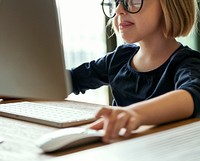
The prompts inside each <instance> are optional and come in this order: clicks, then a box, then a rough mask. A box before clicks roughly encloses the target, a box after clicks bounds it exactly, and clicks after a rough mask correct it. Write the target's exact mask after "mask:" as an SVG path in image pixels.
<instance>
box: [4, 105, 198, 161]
mask: <svg viewBox="0 0 200 161" xmlns="http://www.w3.org/2000/svg"><path fill="white" fill-rule="evenodd" d="M62 103H63V102H62ZM66 103H68V102H66ZM196 121H200V119H188V120H184V121H179V122H175V123H170V124H167V125H162V126H158V127H153V128H151V127H141V128H140V129H138V131H136V132H135V133H134V134H133V136H132V138H131V139H128V140H125V141H119V142H117V143H114V144H111V145H112V147H111V145H105V144H103V143H101V142H97V143H93V144H90V145H85V146H82V147H79V148H74V149H68V150H65V151H62V152H56V153H50V154H44V153H42V151H41V150H40V149H39V148H38V147H36V145H35V143H34V141H35V140H36V139H38V138H39V137H40V136H41V135H43V134H45V133H48V132H51V131H53V130H56V129H57V128H54V127H49V126H44V125H39V124H35V123H30V122H25V121H20V120H14V119H10V118H5V117H1V116H0V136H2V137H4V139H5V141H4V142H3V143H1V144H0V161H44V160H48V159H50V160H51V159H52V160H54V159H56V161H57V159H59V161H60V159H61V160H67V161H68V160H69V161H75V160H76V161H82V159H83V160H84V161H86V160H87V161H90V160H91V159H92V160H91V161H94V160H93V158H90V156H92V157H94V155H95V154H94V153H95V150H96V149H97V151H98V152H99V153H98V155H102V153H105V154H106V155H108V157H107V159H108V160H109V161H118V160H117V159H116V158H117V157H118V155H121V154H119V153H116V152H115V151H116V148H118V147H119V146H120V147H121V148H122V149H124V150H125V149H126V148H128V149H129V151H130V148H131V145H130V144H129V143H131V142H132V141H134V140H136V139H138V138H141V136H144V135H147V134H152V133H157V132H160V131H163V130H166V129H171V128H174V127H178V126H181V125H185V124H189V123H192V122H196ZM199 140H200V139H199ZM123 144H124V146H123ZM126 145H129V147H127V146H126ZM132 146H134V144H133V145H132ZM110 147H111V148H110ZM115 147H116V148H115ZM199 147H200V145H199ZM98 148H100V149H98ZM132 148H133V147H132ZM104 149H105V150H104ZM128 149H127V150H128ZM90 150H91V151H90ZM111 150H113V151H111ZM199 150H200V149H199ZM97 151H96V152H97ZM117 151H119V150H117ZM199 152H200V151H199ZM109 154H112V155H110V156H112V157H113V156H114V158H111V157H109ZM199 154H200V153H199ZM63 155H66V156H65V158H64V159H63V158H59V157H63ZM80 156H82V157H83V158H80ZM103 156H105V155H103ZM125 156H126V157H127V158H124V159H123V160H121V161H129V160H130V159H131V158H129V157H130V155H125ZM57 157H58V158H57ZM103 158H105V157H102V159H103ZM88 159H90V160H88ZM97 160H98V161H100V160H101V158H98V159H96V160H95V161H97ZM102 161H107V160H102ZM137 161H139V160H137ZM148 161H150V159H149V160H148ZM162 161H163V160H162ZM182 161H183V160H182ZM187 161H188V160H187Z"/></svg>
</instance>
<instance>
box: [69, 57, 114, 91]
mask: <svg viewBox="0 0 200 161" xmlns="http://www.w3.org/2000/svg"><path fill="white" fill-rule="evenodd" d="M111 56H112V53H109V54H106V55H105V56H104V57H102V58H100V59H98V60H93V61H91V62H87V63H83V64H81V65H80V66H78V67H76V68H73V69H71V70H70V72H71V78H72V87H73V92H74V93H75V94H79V93H85V91H86V90H88V89H96V88H99V87H101V86H103V85H107V84H108V64H109V63H108V62H109V59H110V57H111Z"/></svg>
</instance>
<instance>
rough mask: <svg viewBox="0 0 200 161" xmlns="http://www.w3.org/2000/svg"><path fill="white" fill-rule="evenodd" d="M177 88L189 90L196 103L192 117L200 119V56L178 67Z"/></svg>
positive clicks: (183, 62) (190, 58)
mask: <svg viewBox="0 0 200 161" xmlns="http://www.w3.org/2000/svg"><path fill="white" fill-rule="evenodd" d="M174 80H175V88H176V89H184V90H187V91H188V92H189V93H190V94H191V96H192V98H193V101H194V112H193V115H192V117H200V56H199V53H198V55H197V56H196V57H188V58H187V59H185V60H184V61H182V62H181V64H180V65H179V66H178V67H177V71H176V75H175V78H174Z"/></svg>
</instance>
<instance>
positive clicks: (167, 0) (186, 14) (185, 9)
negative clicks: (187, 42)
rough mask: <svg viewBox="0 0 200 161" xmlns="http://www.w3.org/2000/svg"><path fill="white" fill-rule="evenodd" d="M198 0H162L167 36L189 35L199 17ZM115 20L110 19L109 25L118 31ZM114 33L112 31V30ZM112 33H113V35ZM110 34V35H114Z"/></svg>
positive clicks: (164, 30) (164, 31) (164, 28)
mask: <svg viewBox="0 0 200 161" xmlns="http://www.w3.org/2000/svg"><path fill="white" fill-rule="evenodd" d="M196 1H197V0H160V4H161V7H162V11H163V17H164V20H163V33H164V35H165V37H181V36H187V35H188V34H189V33H190V31H191V29H192V28H193V26H194V24H195V22H198V21H197V18H198V16H197V15H198V7H197V5H198V4H197V2H196ZM114 23H115V21H113V19H110V20H109V21H108V24H107V27H108V26H109V25H111V30H114V32H113V34H114V33H116V34H117V33H118V30H117V28H115V24H114ZM111 33H112V32H111ZM113 34H112V35H113ZM112 35H110V37H111V36H112Z"/></svg>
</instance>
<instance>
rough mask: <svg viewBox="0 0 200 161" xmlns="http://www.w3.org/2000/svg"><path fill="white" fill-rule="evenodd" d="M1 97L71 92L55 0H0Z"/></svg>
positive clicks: (56, 97) (51, 96) (48, 97)
mask: <svg viewBox="0 0 200 161" xmlns="http://www.w3.org/2000/svg"><path fill="white" fill-rule="evenodd" d="M0 24H1V25H0V96H5V97H16V98H28V99H43V100H63V99H64V98H66V97H67V95H68V94H69V93H70V87H71V86H70V77H69V76H68V74H67V73H66V70H65V68H66V67H65V62H64V59H63V58H64V54H63V46H62V30H61V25H60V19H59V10H58V7H57V1H56V0H16V1H15V0H0Z"/></svg>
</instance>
